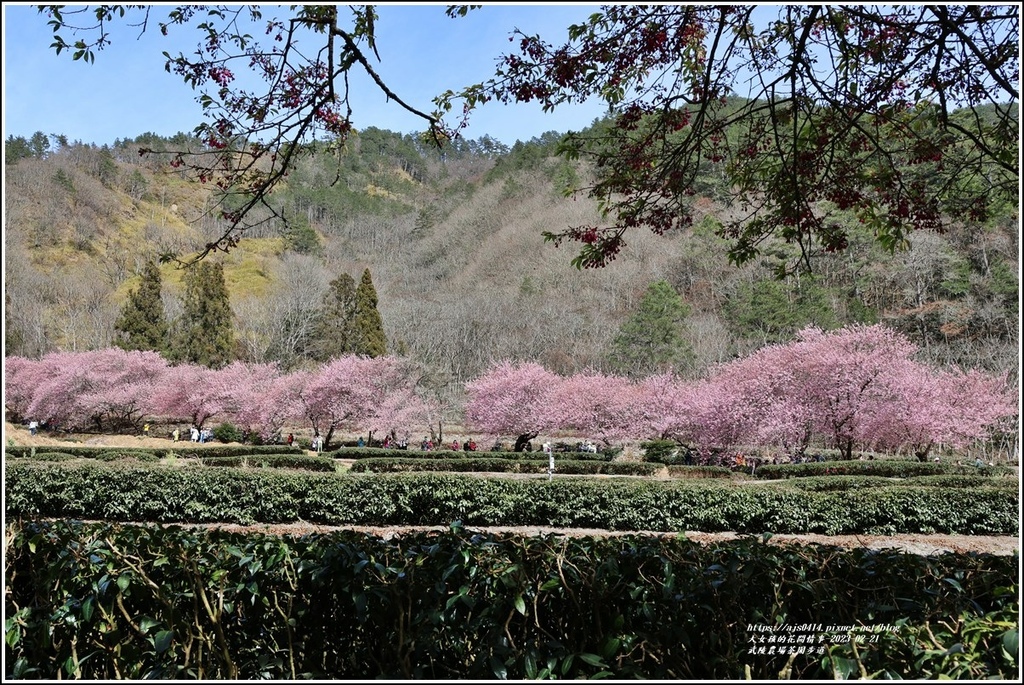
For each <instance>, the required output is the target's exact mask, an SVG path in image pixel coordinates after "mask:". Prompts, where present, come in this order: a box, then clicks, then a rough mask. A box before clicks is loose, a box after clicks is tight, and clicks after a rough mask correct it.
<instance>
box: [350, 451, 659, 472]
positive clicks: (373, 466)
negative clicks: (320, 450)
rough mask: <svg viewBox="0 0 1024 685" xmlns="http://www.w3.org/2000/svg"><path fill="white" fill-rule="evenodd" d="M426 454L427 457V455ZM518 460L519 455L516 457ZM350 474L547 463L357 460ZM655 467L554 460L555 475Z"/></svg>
mask: <svg viewBox="0 0 1024 685" xmlns="http://www.w3.org/2000/svg"><path fill="white" fill-rule="evenodd" d="M428 454H430V453H429V452H428ZM520 456H522V455H520ZM351 470H352V472H353V473H401V472H408V471H449V472H468V471H474V472H478V473H547V472H548V460H547V459H544V460H536V459H533V460H522V461H514V460H511V459H504V458H502V459H489V458H487V457H477V458H473V459H469V458H457V459H444V458H440V459H423V458H417V459H402V458H381V459H360V460H359V461H357V462H356V463H354V464H353V465H352V469H351ZM657 470H658V466H657V465H656V464H645V463H641V462H600V461H574V460H567V459H556V460H555V473H557V474H563V475H564V474H572V475H596V474H605V475H613V476H650V475H653V474H654V473H655V472H656V471H657Z"/></svg>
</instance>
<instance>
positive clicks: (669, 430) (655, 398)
mask: <svg viewBox="0 0 1024 685" xmlns="http://www.w3.org/2000/svg"><path fill="white" fill-rule="evenodd" d="M696 407H697V396H696V384H695V383H692V382H688V381H685V380H683V379H681V378H679V377H678V376H676V375H674V374H670V373H663V374H656V375H654V376H649V377H647V378H645V379H643V380H642V381H640V384H639V386H638V387H637V401H636V405H635V409H634V414H633V417H632V419H633V422H634V429H633V436H634V437H638V438H660V439H666V440H667V439H671V440H676V441H677V442H681V443H692V442H693V440H694V436H695V435H696V433H697V426H696V421H695V419H696Z"/></svg>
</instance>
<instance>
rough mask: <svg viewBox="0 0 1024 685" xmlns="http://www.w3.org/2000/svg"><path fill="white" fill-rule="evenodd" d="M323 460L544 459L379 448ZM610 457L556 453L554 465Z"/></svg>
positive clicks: (353, 449) (519, 454)
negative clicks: (556, 462) (562, 462)
mask: <svg viewBox="0 0 1024 685" xmlns="http://www.w3.org/2000/svg"><path fill="white" fill-rule="evenodd" d="M325 454H326V455H327V456H331V457H334V458H336V459H446V460H450V461H452V460H457V459H509V460H512V461H522V460H527V461H528V460H531V459H541V458H543V459H545V460H547V456H546V455H545V454H544V453H543V452H488V451H481V450H476V451H473V452H466V451H455V450H444V449H440V450H420V449H412V448H409V449H407V450H399V449H390V448H389V449H384V448H382V447H341V448H339V449H336V450H332V451H330V452H326V453H325ZM612 456H613V455H612V454H611V453H608V452H598V453H596V454H594V453H591V452H556V453H555V461H562V460H566V461H602V462H606V461H611V459H612Z"/></svg>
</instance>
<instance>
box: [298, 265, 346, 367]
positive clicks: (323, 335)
mask: <svg viewBox="0 0 1024 685" xmlns="http://www.w3.org/2000/svg"><path fill="white" fill-rule="evenodd" d="M355 318H356V281H355V279H354V278H352V277H351V276H349V275H348V274H341V275H340V276H338V277H337V278H335V279H334V280H333V281H331V283H330V288H329V289H328V291H327V294H326V295H324V303H323V309H322V311H321V312H320V313H319V315H318V318H317V320H316V324H315V325H314V326H313V340H312V342H311V343H310V345H309V356H310V358H311V359H313V360H314V361H318V362H326V361H328V360H330V359H333V358H335V357H340V356H342V355H344V354H348V353H350V352H352V337H353V336H352V329H353V325H354V322H355Z"/></svg>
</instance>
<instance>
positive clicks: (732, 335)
mask: <svg viewBox="0 0 1024 685" xmlns="http://www.w3.org/2000/svg"><path fill="white" fill-rule="evenodd" d="M179 137H180V138H183V137H184V136H179ZM559 138H560V136H559V135H558V134H556V133H554V132H552V133H550V134H546V135H545V136H543V137H542V138H540V139H534V140H532V141H529V142H527V143H517V144H516V145H515V146H513V147H512V148H511V149H509V148H506V147H505V146H503V145H501V144H500V143H497V142H496V141H493V140H491V139H488V138H483V139H480V140H477V141H464V142H461V143H460V144H459V145H457V146H455V147H452V148H449V149H447V150H446V151H445V152H444V153H443V154H441V153H438V152H437V151H436V150H432V149H430V148H429V147H427V146H425V145H424V144H422V143H421V142H420V141H418V140H417V139H416V138H415V137H414V136H411V135H401V134H397V133H392V132H389V131H382V130H379V129H372V128H371V129H367V130H364V131H362V132H360V133H359V134H358V135H356V136H354V137H353V140H352V141H350V144H349V146H348V147H347V148H346V149H345V150H343V151H340V152H339V153H337V154H333V155H332V154H329V153H324V154H320V155H317V156H314V157H311V158H304V159H303V160H302V161H301V163H300V165H299V167H298V168H297V169H296V170H295V171H294V172H293V173H292V174H291V175H290V176H289V178H288V180H287V183H286V185H285V187H284V188H283V189H282V190H280V191H279V192H278V193H276V194H275V195H274V198H273V200H274V202H275V203H276V204H275V208H276V209H278V210H279V211H280V212H281V213H282V214H283V215H284V216H285V217H287V219H288V224H287V226H286V225H285V224H284V223H283V222H282V221H280V220H279V219H276V218H270V219H269V220H268V221H267V222H266V223H265V224H263V225H262V226H260V227H259V228H257V229H254V230H250V231H249V233H248V234H247V237H246V238H245V239H243V240H242V242H241V244H240V245H239V246H238V247H237V248H235V249H234V250H233V251H231V252H230V253H229V254H227V255H224V254H221V253H216V254H214V255H212V256H211V257H209V258H210V259H215V260H217V261H219V262H221V263H222V264H223V266H224V274H225V278H226V281H227V286H228V291H229V294H230V302H231V307H232V310H233V312H234V322H233V323H234V331H235V345H236V347H235V350H234V354H235V356H236V358H238V359H243V360H249V361H256V362H268V361H277V362H279V363H280V364H281V365H282V366H283V367H284V368H298V367H301V366H303V365H304V364H307V363H309V360H308V348H309V345H310V344H311V340H310V338H311V331H312V326H313V322H314V321H315V320H316V318H317V317H318V316H319V314H320V312H321V311H322V307H323V296H324V293H325V292H326V291H327V288H328V283H329V282H331V281H332V280H334V279H336V278H337V277H338V276H339V275H341V274H349V275H350V276H352V277H353V278H354V279H356V280H357V281H358V279H359V276H360V274H362V273H363V271H364V270H365V269H369V270H370V272H371V273H372V278H373V283H374V285H375V287H376V291H377V294H378V297H379V301H378V308H379V311H380V313H381V316H382V320H383V325H384V330H385V333H386V336H387V342H388V352H389V353H396V354H402V355H408V356H411V357H413V358H414V359H415V360H417V361H418V362H419V363H420V364H421V365H422V368H423V371H424V379H423V380H424V382H425V383H427V384H428V385H429V386H431V387H433V388H435V389H436V390H437V392H438V393H439V394H441V395H448V394H451V393H456V394H457V393H458V392H459V391H460V389H461V387H462V384H463V383H464V382H465V381H466V380H468V379H470V378H472V377H474V376H475V375H477V374H479V373H480V372H481V371H482V370H483V369H484V368H485V367H486V365H487V364H488V363H489V362H490V361H492V360H498V359H506V358H513V359H531V360H536V361H539V362H540V363H542V364H544V365H545V366H547V367H548V368H550V369H551V370H553V371H556V372H559V373H571V372H574V371H579V370H583V369H586V368H598V369H604V370H619V371H624V372H627V373H633V374H641V373H646V372H649V371H650V370H652V365H657V364H658V362H657V360H648V361H647V362H645V363H646V364H647V365H646V366H644V364H643V363H638V364H639V365H636V366H634V367H632V368H625V367H622V366H621V365H619V366H616V363H615V360H617V359H618V360H621V359H623V358H626V357H628V358H630V359H633V358H635V357H631V356H629V355H625V356H624V355H623V354H622V352H623V349H622V348H623V346H630V345H638V344H640V343H638V342H637V340H636V339H635V336H634V337H633V338H631V337H630V336H620V335H619V334H620V332H621V331H623V330H624V328H623V327H624V326H625V325H626V324H627V323H628V322H630V321H632V323H633V324H634V326H633V328H634V330H647V329H650V328H653V327H654V326H653V324H654V323H655V322H652V321H645V320H644V319H643V318H642V317H643V316H657V314H651V313H650V312H651V311H653V310H652V309H651V308H650V307H648V308H646V309H644V310H643V311H644V312H646V313H642V314H641V313H640V312H641V303H642V302H643V301H644V298H645V295H646V294H648V293H649V287H650V286H651V285H652V284H655V283H658V282H661V281H664V282H666V283H668V284H669V285H671V290H674V291H675V293H678V295H679V296H681V298H682V301H683V303H684V307H683V308H682V310H680V311H682V312H683V313H684V314H685V316H684V317H683V318H682V321H681V323H680V324H679V326H678V328H679V330H680V332H681V336H680V340H679V341H678V342H677V343H673V344H676V345H678V346H679V347H680V350H679V351H680V354H678V355H674V356H672V362H671V363H672V366H673V367H674V368H675V370H677V371H678V372H680V373H682V374H684V375H686V376H690V377H696V376H699V375H700V374H701V373H703V371H704V370H706V369H707V368H708V367H709V366H710V365H712V364H714V363H716V362H720V361H724V360H727V359H731V358H733V357H734V356H736V355H738V354H744V353H746V352H749V351H750V350H752V349H754V348H757V347H760V346H762V345H764V344H766V343H769V342H774V341H782V340H788V339H790V338H791V337H792V335H793V333H794V332H795V331H797V330H799V329H800V328H802V327H804V326H806V325H809V324H815V325H818V326H820V327H823V328H834V327H838V326H841V325H843V324H847V323H851V322H855V321H865V322H874V321H884V322H886V323H888V324H889V325H892V326H894V327H896V328H898V329H900V330H902V331H904V332H905V333H907V334H909V335H910V336H911V337H912V339H913V340H914V341H915V342H917V343H919V344H920V345H921V347H922V355H924V356H925V357H926V359H928V360H931V361H933V362H935V363H937V364H959V365H961V366H968V367H983V368H987V369H993V370H1011V372H1012V375H1013V376H1014V377H1016V369H1017V365H1018V348H1017V346H1018V338H1017V331H1018V317H1019V311H1018V292H1019V277H1018V270H1019V263H1018V251H1019V248H1018V244H1019V243H1018V240H1019V236H1018V229H1017V225H1018V214H1017V210H1016V208H1012V209H1008V210H1006V211H1005V212H1003V213H1002V214H1001V215H999V216H996V217H994V218H993V219H991V220H990V221H988V222H987V223H986V224H984V225H977V224H963V223H959V222H957V221H952V222H950V228H949V230H948V231H947V232H945V233H943V234H937V233H924V232H918V233H916V234H914V235H913V236H912V240H913V247H912V249H911V250H909V251H907V252H900V253H896V254H894V255H890V254H886V253H884V252H882V251H881V250H880V248H879V247H878V246H877V244H876V242H875V241H874V240H872V237H871V236H870V235H867V234H865V233H864V232H863V231H860V232H858V231H859V228H858V227H857V226H856V225H853V224H855V223H856V222H854V221H852V220H851V228H850V230H851V231H852V234H851V235H852V240H851V246H850V249H849V250H847V251H845V252H843V253H840V254H831V255H827V254H822V255H819V256H818V257H817V258H816V261H815V263H814V267H815V272H814V273H813V274H812V275H800V276H790V277H788V278H786V279H784V280H777V279H776V278H775V277H774V275H773V273H772V272H771V271H770V269H769V268H768V267H767V266H766V265H762V264H748V265H745V266H743V267H742V268H740V267H735V266H731V265H730V264H729V263H728V260H727V258H726V253H725V248H724V242H723V241H722V240H721V239H719V238H718V237H716V235H715V229H716V228H717V227H718V226H719V221H720V220H721V219H722V218H724V217H726V216H728V212H729V211H730V208H729V207H726V206H722V204H721V201H720V199H719V198H720V197H722V194H720V193H716V190H715V185H714V184H715V174H714V169H713V168H712V169H709V175H708V179H707V184H706V187H705V189H704V192H705V194H706V196H705V197H703V198H702V199H700V200H699V202H698V204H697V207H698V209H699V215H698V216H696V217H695V219H696V220H695V222H694V225H693V227H692V228H690V229H687V230H686V231H685V232H682V233H676V234H670V235H665V236H660V237H659V236H654V235H652V234H650V233H646V232H636V233H635V235H632V236H631V237H630V244H629V246H628V247H627V249H626V250H625V251H624V252H623V254H622V255H621V257H620V258H619V259H617V260H616V261H614V262H613V263H611V264H610V265H609V266H607V267H605V268H603V269H589V270H582V271H580V270H577V269H575V268H573V267H572V266H571V265H570V261H571V259H572V257H573V256H574V254H573V252H572V248H571V247H562V248H556V247H554V246H553V245H552V244H550V243H545V242H544V241H543V238H542V235H541V234H542V231H545V230H553V231H558V230H562V229H564V228H565V227H568V226H575V225H581V224H588V223H589V224H594V223H599V222H600V217H599V215H598V212H597V209H596V207H595V206H594V204H593V203H592V201H590V200H588V199H586V197H585V196H578V197H566V196H564V195H563V193H562V192H561V189H562V188H563V187H564V186H565V185H566V184H567V183H574V184H577V185H579V184H581V183H582V184H583V185H585V182H586V179H587V177H588V173H589V172H588V170H587V168H585V167H584V166H583V165H580V164H577V163H570V162H567V161H565V160H563V159H561V158H559V157H557V156H555V155H554V150H555V145H556V143H557V141H558V140H559ZM180 142H181V140H174V139H171V140H166V139H162V138H160V137H158V136H154V135H151V134H147V135H143V136H139V137H138V138H136V139H134V140H124V141H117V142H115V144H114V145H112V146H104V147H97V146H94V145H84V144H80V143H69V142H68V141H66V140H62V139H61V138H60V137H59V136H55V137H47V136H43V135H42V134H37V136H36V137H33V139H31V140H29V141H26V140H24V139H15V138H8V140H7V141H6V153H7V154H6V165H5V170H4V171H5V183H4V186H5V210H6V216H5V226H4V228H5V251H4V253H5V267H6V268H5V284H4V285H5V303H6V304H5V322H6V335H5V354H6V355H12V354H16V355H24V356H32V357H34V356H38V355H40V354H43V353H46V352H49V351H52V350H57V349H63V350H85V349H97V348H103V347H107V346H110V345H111V344H113V341H114V322H115V320H116V319H117V317H118V313H119V311H120V310H121V308H122V306H123V305H124V303H125V301H126V299H127V296H128V293H129V291H130V290H133V289H135V288H137V287H138V284H139V274H140V273H141V272H142V270H143V267H144V266H145V264H146V263H147V262H148V261H151V260H156V259H158V258H159V256H160V255H161V254H163V253H166V252H175V253H178V254H188V253H189V252H193V251H197V250H200V249H202V247H203V246H204V245H205V244H206V243H207V242H209V241H210V240H212V239H214V238H216V237H217V236H219V235H220V230H221V229H222V227H221V226H220V224H219V220H218V219H217V218H216V217H212V216H209V215H208V214H207V212H206V210H208V209H209V207H210V201H209V199H210V195H209V188H208V187H207V186H205V185H203V184H202V183H200V182H198V181H197V180H189V179H187V178H185V176H184V174H182V173H180V172H179V171H178V170H176V169H174V168H172V167H171V166H170V164H169V161H170V159H169V158H167V157H161V156H159V155H145V156H140V155H139V152H138V150H139V148H140V147H148V148H152V149H157V150H159V149H161V148H162V147H166V146H169V145H173V144H177V143H180ZM778 249H779V250H786V249H787V248H786V246H782V245H780V246H779V247H778ZM161 276H162V280H163V287H162V298H163V300H164V306H165V311H166V314H167V319H168V321H169V322H170V323H171V327H172V328H173V327H174V322H175V320H176V318H177V317H178V315H179V314H180V312H181V309H182V303H181V298H182V279H181V272H180V271H179V270H176V269H175V268H174V266H173V265H172V264H164V265H162V267H161ZM648 304H650V302H648ZM637 317H640V318H639V319H638V318H637ZM661 365H662V366H664V364H661Z"/></svg>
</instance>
